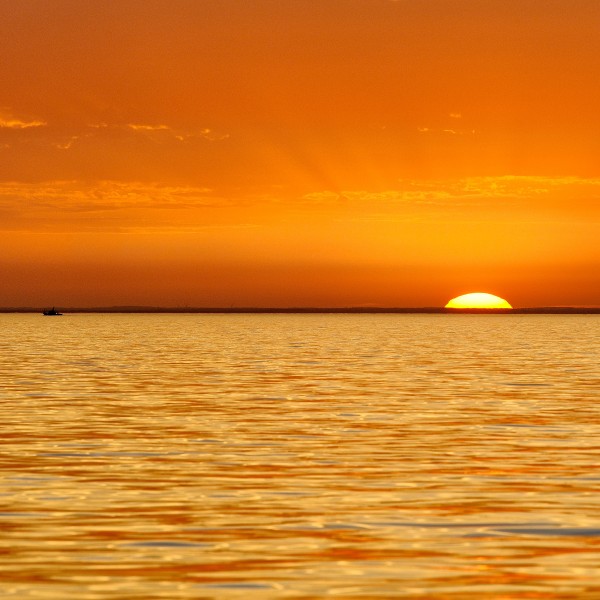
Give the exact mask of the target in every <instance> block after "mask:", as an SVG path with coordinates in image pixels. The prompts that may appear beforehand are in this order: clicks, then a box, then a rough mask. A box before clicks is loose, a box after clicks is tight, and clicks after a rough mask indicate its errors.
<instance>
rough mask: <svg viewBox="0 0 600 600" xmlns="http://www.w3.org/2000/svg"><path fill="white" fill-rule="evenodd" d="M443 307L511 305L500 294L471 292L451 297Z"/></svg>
mask: <svg viewBox="0 0 600 600" xmlns="http://www.w3.org/2000/svg"><path fill="white" fill-rule="evenodd" d="M445 308H486V309H492V310H493V309H497V308H512V306H511V305H510V304H509V303H508V302H507V301H506V300H505V299H504V298H500V296H495V295H494V294H487V293H485V292H473V293H471V294H463V295H462V296H457V297H456V298H452V300H450V302H448V304H446V306H445Z"/></svg>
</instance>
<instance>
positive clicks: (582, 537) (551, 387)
mask: <svg viewBox="0 0 600 600" xmlns="http://www.w3.org/2000/svg"><path fill="white" fill-rule="evenodd" d="M0 350H1V351H0V418H1V421H0V423H1V431H2V435H1V438H0V440H1V445H0V597H2V598H15V599H18V600H29V599H34V598H35V599H46V600H109V599H110V600H134V599H135V600H142V599H143V600H179V599H181V600H187V599H211V598H226V599H229V598H244V599H245V600H248V599H250V600H251V599H254V598H256V599H262V598H298V599H316V598H329V597H331V598H349V599H350V598H352V599H357V598H360V599H371V598H418V599H428V600H432V599H436V600H442V599H444V600H464V599H467V600H471V599H478V600H479V599H498V600H500V599H502V600H509V599H568V598H584V599H588V598H589V599H598V598H600V369H599V362H600V316H598V315H515V314H513V315H510V314H509V315H506V314H502V315H499V314H496V315H494V314H491V315H487V314H486V315H473V314H65V315H64V316H62V317H51V318H50V317H44V316H42V315H36V314H2V315H0Z"/></svg>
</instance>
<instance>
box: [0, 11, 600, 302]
mask: <svg viewBox="0 0 600 600" xmlns="http://www.w3.org/2000/svg"><path fill="white" fill-rule="evenodd" d="M599 23H600V3H599V2H597V0H570V1H568V2H565V1H563V0H543V1H542V0H502V1H494V0H461V1H460V2H457V1H455V0H427V1H421V0H398V1H390V0H327V1H323V0H301V1H281V0H253V1H252V2H243V1H240V0H219V1H218V2H217V1H215V2H209V1H195V0H189V1H186V0H170V1H168V2H166V1H156V0H143V1H141V0H140V1H133V0H119V1H110V0H109V1H107V2H81V1H79V0H71V1H69V0H54V1H52V2H47V1H43V0H23V1H19V2H14V0H0V52H1V55H2V61H1V62H0V78H1V80H2V88H1V90H0V216H1V219H0V228H1V232H0V233H1V236H0V249H1V255H0V272H1V273H2V286H1V287H0V306H43V305H47V304H60V305H63V306H77V305H79V306H99V305H113V304H145V305H150V304H151V305H163V306H185V305H190V306H231V305H236V306H349V305H379V306H443V305H444V304H445V303H446V302H447V301H448V299H450V298H452V297H454V296H457V295H458V294H461V293H464V292H469V291H478V290H485V291H489V292H491V293H494V294H498V295H500V296H501V297H503V298H507V299H509V301H510V302H511V303H512V305H513V306H541V305H546V306H547V305H577V306H598V305H600V270H599V269H598V264H599V261H600V245H599V244H598V226H599V220H600V163H599V162H598V156H599V155H600V121H599V120H598V117H597V110H598V106H599V105H600V80H599V79H598V73H599V72H600V36H599V35H598V24H599Z"/></svg>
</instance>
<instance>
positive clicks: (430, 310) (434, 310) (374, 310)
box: [0, 306, 600, 315]
mask: <svg viewBox="0 0 600 600" xmlns="http://www.w3.org/2000/svg"><path fill="white" fill-rule="evenodd" d="M46 308H47V307H46ZM57 309H59V310H60V311H61V312H62V313H100V314H114V313H125V314H161V313H162V314H167V313H171V314H486V315H490V314H493V315H496V314H511V315H571V314H573V315H582V314H583V315H596V314H600V307H595V308H585V307H583V308H581V307H568V306H566V307H563V306H547V307H546V306H542V307H532V308H512V309H508V308H496V309H486V308H461V309H455V308H439V307H423V308H381V307H358V306H354V307H346V308H311V307H308V308H304V307H290V308H273V307H270V308H269V307H264V308H263V307H240V308H232V307H230V308H218V307H217V308H215V307H210V308H202V307H195V308H190V307H183V308H181V307H160V306H105V307H93V308H81V307H72V308H67V307H62V306H60V307H59V306H57ZM42 310H44V309H43V308H42V307H40V308H33V307H0V313H40V314H41V313H42Z"/></svg>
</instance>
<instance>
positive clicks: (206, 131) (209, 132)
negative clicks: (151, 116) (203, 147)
mask: <svg viewBox="0 0 600 600" xmlns="http://www.w3.org/2000/svg"><path fill="white" fill-rule="evenodd" d="M117 127H119V126H118V125H117ZM122 127H124V128H125V129H129V130H131V131H134V132H136V133H142V134H147V135H148V134H150V135H151V134H155V133H159V134H166V135H167V136H168V137H172V138H175V139H176V140H179V141H180V142H184V141H186V140H190V139H194V138H203V139H206V140H209V141H211V142H215V141H219V140H225V139H227V138H228V137H229V134H228V133H219V132H217V131H214V130H213V129H210V128H209V127H204V128H202V129H192V130H184V129H177V128H173V127H171V126H169V125H165V124H162V123H161V124H151V123H127V124H126V125H124V126H122Z"/></svg>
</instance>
